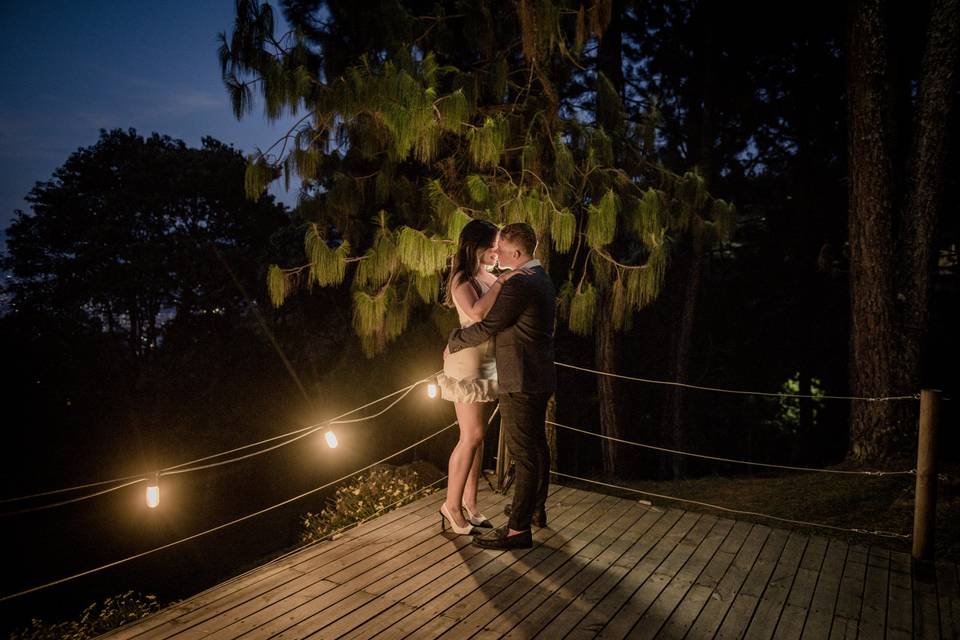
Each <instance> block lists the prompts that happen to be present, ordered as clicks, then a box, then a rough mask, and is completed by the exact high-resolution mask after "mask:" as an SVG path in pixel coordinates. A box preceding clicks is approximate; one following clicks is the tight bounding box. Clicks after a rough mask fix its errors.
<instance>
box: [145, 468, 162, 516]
mask: <svg viewBox="0 0 960 640" xmlns="http://www.w3.org/2000/svg"><path fill="white" fill-rule="evenodd" d="M159 504H160V474H159V473H154V474H153V477H152V478H150V482H149V484H147V506H148V507H150V508H151V509H156V508H157V506H159Z"/></svg>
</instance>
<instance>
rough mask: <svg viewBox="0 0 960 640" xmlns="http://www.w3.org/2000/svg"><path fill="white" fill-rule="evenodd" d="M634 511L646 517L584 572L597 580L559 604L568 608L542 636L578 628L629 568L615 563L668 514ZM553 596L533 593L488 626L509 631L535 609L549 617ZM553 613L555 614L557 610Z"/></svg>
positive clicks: (656, 511)
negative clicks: (546, 611)
mask: <svg viewBox="0 0 960 640" xmlns="http://www.w3.org/2000/svg"><path fill="white" fill-rule="evenodd" d="M632 511H633V512H637V513H641V514H642V516H641V517H640V519H639V520H637V521H636V522H635V523H634V524H632V525H631V526H630V527H629V529H627V530H626V531H625V532H624V534H623V535H622V536H620V537H619V538H618V539H617V540H615V541H614V542H613V543H612V544H611V545H610V546H609V547H608V548H607V549H606V550H604V551H603V553H601V554H600V555H599V556H598V557H597V558H596V559H594V560H593V561H592V562H591V563H590V565H589V566H588V567H587V568H586V569H585V570H584V572H583V574H584V575H585V576H586V575H590V576H593V578H594V579H593V581H592V582H590V584H589V585H588V586H587V587H586V588H584V589H583V590H582V591H581V592H580V593H578V595H577V596H576V597H570V598H568V599H567V600H566V601H565V602H563V601H562V602H560V603H559V606H561V607H562V606H564V605H565V608H564V609H563V610H562V611H561V612H560V613H559V615H557V616H556V617H554V618H553V620H552V621H550V623H549V625H547V626H546V627H544V628H543V629H542V630H541V631H540V632H539V633H540V635H541V636H543V637H545V638H550V637H562V636H563V635H565V634H566V633H567V632H568V631H570V630H571V629H574V628H575V627H576V626H577V625H578V624H579V623H580V621H581V620H582V619H583V617H584V616H586V615H587V614H588V613H589V612H590V610H591V609H592V608H593V606H594V605H595V604H596V603H598V602H600V600H602V599H603V598H604V596H606V595H607V593H609V591H610V590H611V589H613V588H614V587H615V586H616V584H617V583H618V582H619V581H620V578H622V577H623V575H624V573H625V572H626V570H624V569H623V568H622V567H615V566H614V563H615V562H617V561H618V560H620V559H621V558H622V557H623V556H624V554H625V553H626V552H627V551H628V550H629V549H630V548H631V547H632V546H633V545H635V544H636V542H637V541H638V540H640V539H641V538H642V537H643V536H644V534H646V533H647V532H648V531H649V530H650V529H651V527H653V526H654V525H655V524H656V523H657V522H658V521H659V520H660V519H661V518H662V517H663V515H664V512H663V511H662V510H659V509H656V510H654V509H650V508H646V507H643V506H640V505H637V506H635V507H634V508H633V509H632ZM678 517H679V516H678ZM650 546H651V547H652V546H653V544H652V543H651V544H650ZM549 595H550V594H546V593H536V594H531V595H530V596H528V597H527V598H525V599H524V601H523V602H521V603H519V604H518V606H515V607H513V608H512V609H510V610H507V611H504V612H503V614H501V616H500V617H498V618H497V619H495V620H494V621H493V622H492V623H491V624H488V625H487V626H486V629H490V630H493V631H498V632H501V633H506V632H508V631H510V630H511V628H512V626H511V625H512V624H513V621H514V620H517V621H519V620H523V619H524V618H525V617H526V616H528V615H531V613H532V612H533V613H535V615H537V616H541V617H543V618H546V617H547V616H546V615H542V614H541V607H542V606H543V601H544V599H546V598H547V597H548V596H549ZM549 603H550V604H556V599H551V600H550V601H549ZM554 608H555V607H554ZM550 613H551V615H552V613H553V611H551V612H550Z"/></svg>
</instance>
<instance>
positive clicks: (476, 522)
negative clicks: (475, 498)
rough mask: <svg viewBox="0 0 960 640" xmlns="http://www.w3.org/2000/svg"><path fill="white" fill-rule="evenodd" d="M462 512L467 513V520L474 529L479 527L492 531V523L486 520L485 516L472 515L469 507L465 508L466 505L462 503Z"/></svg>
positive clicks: (480, 514) (479, 514)
mask: <svg viewBox="0 0 960 640" xmlns="http://www.w3.org/2000/svg"><path fill="white" fill-rule="evenodd" d="M463 510H464V511H466V512H467V520H468V521H469V522H470V524H472V525H473V526H475V527H481V528H483V529H493V523H492V522H490V521H489V520H488V519H487V516H485V515H483V514H482V513H474V512H472V511H470V507H468V506H467V503H466V502H464V503H463Z"/></svg>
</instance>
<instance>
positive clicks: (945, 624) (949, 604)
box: [936, 562, 960, 640]
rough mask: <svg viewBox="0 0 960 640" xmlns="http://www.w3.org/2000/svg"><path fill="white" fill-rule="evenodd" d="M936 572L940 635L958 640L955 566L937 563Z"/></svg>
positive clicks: (959, 603)
mask: <svg viewBox="0 0 960 640" xmlns="http://www.w3.org/2000/svg"><path fill="white" fill-rule="evenodd" d="M936 571H937V597H938V599H939V607H940V634H941V635H942V636H943V637H944V638H953V639H955V640H960V586H958V581H960V579H958V572H957V565H956V564H955V563H953V562H938V563H937V567H936Z"/></svg>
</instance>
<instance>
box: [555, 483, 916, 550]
mask: <svg viewBox="0 0 960 640" xmlns="http://www.w3.org/2000/svg"><path fill="white" fill-rule="evenodd" d="M550 473H552V474H553V475H555V476H560V477H561V478H570V479H571V480H577V481H579V482H587V483H590V484H596V485H600V486H603V487H609V488H611V489H619V490H622V491H630V492H632V493H639V494H640V495H644V496H650V497H653V498H660V499H662V500H673V501H675V502H684V503H686V504H695V505H698V506H701V507H708V508H710V509H716V510H718V511H725V512H727V513H736V514H739V515H744V516H755V517H757V518H768V519H770V520H777V521H778V522H786V523H789V524H797V525H803V526H806V527H819V528H821V529H831V530H833V531H845V532H847V533H859V534H863V535H870V536H878V537H881V538H896V539H898V540H909V539H910V536H908V535H906V534H903V533H893V532H890V531H868V530H867V529H849V528H847V527H836V526H834V525H832V524H821V523H819V522H806V521H805V520H791V519H790V518H781V517H779V516H772V515H770V514H767V513H757V512H755V511H742V510H740V509H731V508H729V507H721V506H718V505H715V504H710V503H709V502H700V501H698V500H688V499H686V498H675V497H673V496H667V495H663V494H660V493H653V492H651V491H641V490H640V489H633V488H631V487H623V486H620V485H616V484H609V483H607V482H600V481H599V480H589V479H587V478H580V477H578V476H571V475H568V474H566V473H560V472H559V471H551V472H550Z"/></svg>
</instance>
